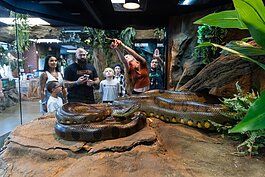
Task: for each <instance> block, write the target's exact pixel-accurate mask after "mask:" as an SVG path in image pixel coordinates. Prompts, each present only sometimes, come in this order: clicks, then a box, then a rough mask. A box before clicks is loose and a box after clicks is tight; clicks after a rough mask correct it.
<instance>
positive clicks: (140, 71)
mask: <svg viewBox="0 0 265 177" xmlns="http://www.w3.org/2000/svg"><path fill="white" fill-rule="evenodd" d="M110 46H111V48H113V49H114V50H115V51H116V53H117V55H118V57H119V59H120V61H121V62H122V63H123V65H124V66H125V75H127V77H125V79H126V84H125V85H126V87H127V93H128V94H129V95H130V94H131V93H132V94H140V93H143V92H145V91H147V90H149V85H150V79H149V71H148V67H147V62H146V60H145V58H143V57H142V56H140V55H139V54H138V53H136V52H135V51H134V50H133V49H131V48H130V47H128V46H126V45H124V44H123V43H122V41H121V40H118V39H114V41H113V42H112V43H111V45H110ZM121 49H124V51H125V52H127V53H128V54H126V55H123V53H122V51H121Z"/></svg>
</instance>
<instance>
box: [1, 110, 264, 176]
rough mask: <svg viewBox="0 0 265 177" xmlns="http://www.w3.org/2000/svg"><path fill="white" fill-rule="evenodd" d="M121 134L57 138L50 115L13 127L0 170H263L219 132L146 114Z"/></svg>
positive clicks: (253, 172)
mask: <svg viewBox="0 0 265 177" xmlns="http://www.w3.org/2000/svg"><path fill="white" fill-rule="evenodd" d="M147 122H148V125H147V127H145V128H144V129H142V130H141V131H139V132H137V133H135V134H133V135H131V136H129V137H125V138H120V139H115V140H108V141H101V142H97V143H86V142H74V141H65V140H62V139H60V138H59V137H57V136H56V134H55V133H54V125H55V116H54V115H52V114H51V115H47V116H45V117H40V118H38V119H35V120H33V121H32V122H30V123H27V124H25V125H22V126H19V127H17V128H16V129H15V130H14V131H13V132H12V133H11V134H10V136H9V138H8V139H7V140H6V143H5V146H4V148H3V149H2V151H1V154H0V176H12V177H16V176H19V177H22V176H25V177H29V176H38V177H70V176H76V177H77V176H86V177H87V176H93V177H97V176H98V177H99V176H100V177H105V176H113V177H116V176H126V177H127V176H128V177H130V176H132V177H135V176H143V177H145V176H146V177H149V176H153V177H165V176H174V177H177V176H179V177H180V176H183V177H184V176H185V177H212V176H217V177H219V176H220V177H224V176H234V177H242V176H243V177H244V176H246V177H247V176H255V177H262V176H264V168H265V160H264V159H265V158H264V157H259V158H256V157H251V158H249V157H238V156H234V155H232V153H233V152H234V151H235V147H234V146H233V144H232V143H231V142H229V141H227V140H224V139H222V138H221V137H220V136H219V135H216V134H209V133H206V132H200V131H199V130H198V129H193V128H190V127H186V126H183V125H179V124H169V123H164V122H161V121H160V120H157V119H153V118H152V119H150V118H148V119H147Z"/></svg>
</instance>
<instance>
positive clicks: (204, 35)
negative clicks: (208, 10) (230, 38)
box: [193, 25, 227, 64]
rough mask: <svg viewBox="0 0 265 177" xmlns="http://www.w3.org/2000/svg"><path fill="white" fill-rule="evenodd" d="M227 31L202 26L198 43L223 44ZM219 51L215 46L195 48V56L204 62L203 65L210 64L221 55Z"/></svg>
mask: <svg viewBox="0 0 265 177" xmlns="http://www.w3.org/2000/svg"><path fill="white" fill-rule="evenodd" d="M226 33H227V30H226V29H223V28H219V27H215V26H209V25H202V26H199V27H198V30H197V43H198V44H202V43H204V42H212V43H217V44H221V43H222V41H223V38H224V37H225V36H226ZM219 52H220V51H219V50H218V49H217V48H216V47H213V46H206V47H200V48H195V50H194V53H193V56H194V58H195V59H199V60H202V63H203V64H209V63H210V62H212V61H213V59H215V58H216V57H218V55H219Z"/></svg>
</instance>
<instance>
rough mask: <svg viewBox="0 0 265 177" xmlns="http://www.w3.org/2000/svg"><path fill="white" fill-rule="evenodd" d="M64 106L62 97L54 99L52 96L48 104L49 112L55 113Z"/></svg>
mask: <svg viewBox="0 0 265 177" xmlns="http://www.w3.org/2000/svg"><path fill="white" fill-rule="evenodd" d="M62 106H63V100H62V98H60V97H57V98H55V97H53V96H50V97H49V99H48V102H47V111H48V112H55V111H56V110H58V109H59V108H60V107H62Z"/></svg>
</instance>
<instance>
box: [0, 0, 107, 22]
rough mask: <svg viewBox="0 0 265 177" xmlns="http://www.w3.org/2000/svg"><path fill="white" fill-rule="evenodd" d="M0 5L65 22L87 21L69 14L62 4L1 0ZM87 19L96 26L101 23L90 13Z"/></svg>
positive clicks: (19, 11) (18, 11)
mask: <svg viewBox="0 0 265 177" xmlns="http://www.w3.org/2000/svg"><path fill="white" fill-rule="evenodd" d="M0 5H2V6H4V7H6V8H8V9H10V10H12V11H14V12H17V13H23V14H29V15H34V16H40V17H44V18H49V19H53V20H58V21H63V22H67V23H74V24H82V25H85V24H86V23H87V22H86V21H84V19H83V18H78V16H73V15H71V13H72V12H71V11H70V10H69V9H65V8H63V6H62V5H60V4H58V5H47V4H39V3H36V2H35V3H34V2H33V1H26V0H1V1H0ZM89 20H90V21H92V24H97V23H98V25H96V26H99V25H100V26H101V25H102V23H100V21H98V20H99V19H98V17H96V16H95V17H94V16H93V15H91V19H89Z"/></svg>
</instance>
